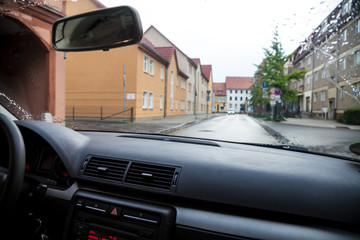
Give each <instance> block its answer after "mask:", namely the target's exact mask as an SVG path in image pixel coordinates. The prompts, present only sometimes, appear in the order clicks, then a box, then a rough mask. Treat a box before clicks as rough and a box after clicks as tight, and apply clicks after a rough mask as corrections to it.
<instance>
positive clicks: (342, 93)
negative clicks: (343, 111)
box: [340, 87, 345, 99]
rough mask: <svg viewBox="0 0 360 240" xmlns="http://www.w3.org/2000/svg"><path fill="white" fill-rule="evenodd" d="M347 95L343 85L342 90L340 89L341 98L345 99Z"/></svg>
mask: <svg viewBox="0 0 360 240" xmlns="http://www.w3.org/2000/svg"><path fill="white" fill-rule="evenodd" d="M344 97H345V90H344V87H341V90H340V99H344Z"/></svg>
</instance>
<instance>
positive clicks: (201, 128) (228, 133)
mask: <svg viewBox="0 0 360 240" xmlns="http://www.w3.org/2000/svg"><path fill="white" fill-rule="evenodd" d="M171 135H179V136H189V137H198V138H207V139H219V140H226V141H234V142H253V143H269V144H277V141H276V140H275V138H274V137H272V136H271V135H270V134H269V133H268V132H267V131H266V130H265V129H264V128H263V127H261V126H260V125H259V124H258V123H257V122H256V121H255V120H254V119H252V118H251V117H249V116H247V115H245V114H241V115H239V114H235V115H223V116H220V117H216V118H212V119H210V120H207V121H205V122H202V123H200V124H197V125H194V126H191V127H188V128H185V129H181V130H178V131H175V132H173V133H171Z"/></svg>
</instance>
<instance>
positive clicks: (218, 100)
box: [213, 83, 226, 112]
mask: <svg viewBox="0 0 360 240" xmlns="http://www.w3.org/2000/svg"><path fill="white" fill-rule="evenodd" d="M213 94H214V98H215V112H226V84H225V83H214V84H213Z"/></svg>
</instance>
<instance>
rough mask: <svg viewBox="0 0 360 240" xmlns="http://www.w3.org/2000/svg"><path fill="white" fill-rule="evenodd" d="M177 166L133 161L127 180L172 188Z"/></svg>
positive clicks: (144, 184)
mask: <svg viewBox="0 0 360 240" xmlns="http://www.w3.org/2000/svg"><path fill="white" fill-rule="evenodd" d="M175 170H176V168H174V167H164V166H158V165H150V164H144V163H135V162H133V163H132V164H131V166H130V169H129V171H128V173H127V175H126V179H125V182H126V183H132V184H137V185H142V186H147V187H154V188H159V189H165V190H170V188H171V185H172V183H174V182H173V178H174V175H176V174H175Z"/></svg>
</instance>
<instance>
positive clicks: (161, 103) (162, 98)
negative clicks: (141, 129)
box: [159, 95, 164, 110]
mask: <svg viewBox="0 0 360 240" xmlns="http://www.w3.org/2000/svg"><path fill="white" fill-rule="evenodd" d="M163 102H164V97H163V95H160V104H159V105H160V110H162V109H163Z"/></svg>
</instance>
